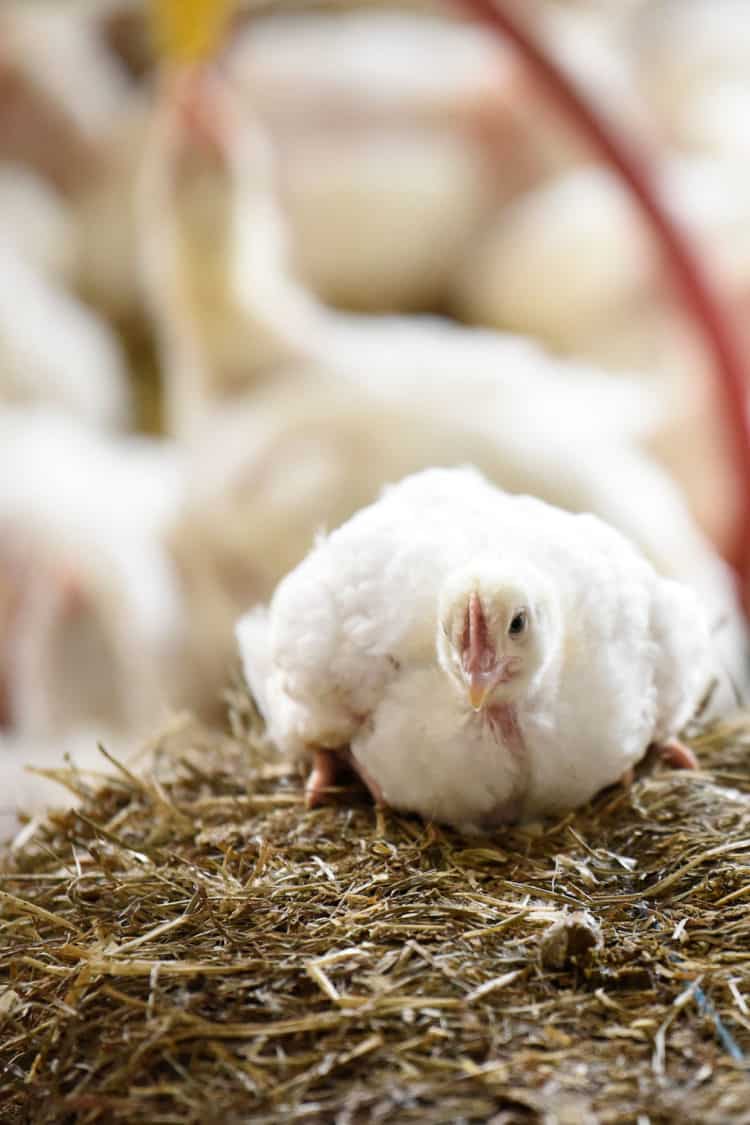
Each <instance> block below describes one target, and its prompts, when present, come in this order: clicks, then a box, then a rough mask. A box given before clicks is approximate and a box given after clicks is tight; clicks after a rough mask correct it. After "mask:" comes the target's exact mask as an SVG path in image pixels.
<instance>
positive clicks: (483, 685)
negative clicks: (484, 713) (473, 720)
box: [469, 673, 490, 711]
mask: <svg viewBox="0 0 750 1125" xmlns="http://www.w3.org/2000/svg"><path fill="white" fill-rule="evenodd" d="M489 689H490V684H489V683H488V682H487V677H486V676H483V675H482V674H481V673H480V674H479V675H473V676H472V677H471V678H470V680H469V703H470V704H471V706H472V707H473V708H474V710H475V711H481V710H482V707H483V706H484V701H485V699H486V698H487V693H488V692H489Z"/></svg>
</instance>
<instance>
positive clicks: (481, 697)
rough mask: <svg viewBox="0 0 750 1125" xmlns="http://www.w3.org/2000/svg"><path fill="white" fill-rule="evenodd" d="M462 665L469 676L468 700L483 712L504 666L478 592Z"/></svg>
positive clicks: (471, 601)
mask: <svg viewBox="0 0 750 1125" xmlns="http://www.w3.org/2000/svg"><path fill="white" fill-rule="evenodd" d="M463 665H464V671H465V672H466V673H467V676H468V679H469V702H470V703H471V705H472V707H473V708H474V710H475V711H480V710H481V708H482V707H483V706H484V701H485V699H486V698H487V695H488V693H489V692H490V691H491V690H492V688H493V687H494V686H495V685H496V684H497V683H498V681H499V679H502V675H503V669H499V668H498V665H497V655H496V653H495V649H494V647H493V646H492V644H491V642H490V639H489V632H488V629H487V620H486V618H485V616H484V610H483V609H482V603H481V601H480V600H479V595H478V594H476V593H474V594H472V595H471V597H470V598H469V612H468V614H467V622H466V633H465V634H464V655H463Z"/></svg>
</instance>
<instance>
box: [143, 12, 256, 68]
mask: <svg viewBox="0 0 750 1125" xmlns="http://www.w3.org/2000/svg"><path fill="white" fill-rule="evenodd" d="M234 6H235V3H234V0H151V25H152V34H153V39H154V43H155V45H156V49H157V51H158V53H159V55H160V56H161V57H162V58H163V59H165V60H167V61H170V62H175V63H196V62H202V61H203V60H205V59H207V58H210V57H211V56H212V55H214V54H215V53H216V52H217V50H218V49H219V47H220V45H221V42H222V39H223V37H224V33H225V31H226V29H227V25H228V24H229V21H230V18H231V16H232V12H233V10H234Z"/></svg>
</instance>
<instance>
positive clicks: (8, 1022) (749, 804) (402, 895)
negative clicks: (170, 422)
mask: <svg viewBox="0 0 750 1125" xmlns="http://www.w3.org/2000/svg"><path fill="white" fill-rule="evenodd" d="M236 720H237V721H236V730H235V735H234V736H233V737H231V738H230V737H219V736H217V735H214V734H207V733H206V732H205V731H202V730H201V729H199V728H197V727H196V726H195V725H194V724H189V723H188V724H183V725H182V726H178V727H175V728H174V729H172V730H171V731H170V732H168V733H166V734H165V735H164V736H163V737H162V738H161V739H160V740H159V742H158V745H157V746H156V748H155V751H154V765H153V770H152V772H151V773H147V774H146V775H145V779H144V780H139V779H138V778H137V777H135V776H134V775H133V774H131V773H129V772H127V771H126V770H125V769H124V768H123V767H117V766H113V767H112V768H113V776H112V778H111V780H110V781H109V782H108V783H107V784H105V786H104V787H103V788H101V789H99V790H98V791H94V790H91V791H90V792H89V785H88V783H86V782H85V781H84V779H83V778H75V777H72V776H71V777H69V781H70V782H71V783H72V784H73V785H75V786H76V787H77V788H79V789H80V790H81V791H82V792H84V794H88V795H85V796H84V801H83V804H82V806H81V807H80V809H79V810H78V811H77V812H75V813H67V814H64V815H55V816H50V817H49V819H48V820H47V821H46V822H45V823H44V824H43V825H42V826H41V827H39V828H38V829H37V830H36V831H35V832H33V833H31V834H30V838H29V839H28V840H27V841H26V842H25V843H23V844H22V845H20V846H19V847H17V849H16V851H15V853H14V854H12V855H10V856H8V857H6V859H5V861H4V865H3V874H2V876H0V878H1V882H0V888H2V895H1V901H0V970H1V972H2V984H3V988H4V991H2V992H0V1061H1V1062H2V1077H1V1078H0V1105H2V1107H3V1108H2V1111H1V1112H0V1120H2V1121H4V1122H5V1121H8V1122H34V1125H40V1123H43V1122H54V1123H55V1125H65V1123H67V1122H73V1121H75V1122H79V1121H80V1122H127V1123H128V1125H132V1123H139V1122H142V1123H148V1125H160V1123H165V1125H166V1123H167V1122H180V1123H181V1125H183V1123H185V1125H192V1123H194V1125H198V1123H200V1125H206V1123H209V1122H214V1121H221V1122H222V1123H223V1125H233V1123H239V1122H243V1123H248V1122H252V1123H255V1122H258V1123H261V1122H272V1121H285V1122H286V1121H302V1122H336V1123H338V1125H357V1123H359V1122H369V1121H375V1122H377V1121H394V1122H395V1121H397V1122H405V1123H407V1122H412V1121H419V1122H480V1121H487V1120H491V1121H492V1122H493V1125H501V1123H505V1122H508V1123H510V1122H545V1123H555V1122H560V1123H570V1125H573V1123H575V1125H578V1123H581V1125H587V1123H589V1122H626V1121H627V1122H636V1121H637V1122H639V1123H641V1125H645V1123H651V1125H656V1123H657V1122H667V1121H673V1120H675V1119H677V1118H681V1119H682V1121H701V1122H705V1123H707V1125H708V1123H713V1122H716V1123H719V1122H722V1123H723V1122H728V1121H732V1122H749V1121H750V1074H749V1073H748V1066H747V1062H746V1061H745V1060H747V1059H748V1058H749V1057H750V881H748V874H749V873H750V722H748V720H747V719H745V720H744V721H743V722H742V723H738V724H737V725H735V726H734V727H732V728H725V729H724V730H722V731H716V732H714V733H713V734H710V735H705V736H703V737H702V738H701V739H700V740H699V741H698V745H697V748H698V751H699V754H700V756H701V759H702V761H703V762H704V764H705V765H706V766H707V767H708V769H710V772H706V773H703V774H700V775H689V774H673V773H670V772H668V771H666V770H662V769H661V768H654V767H653V766H646V767H645V768H644V770H643V771H642V774H641V777H640V778H639V780H638V781H637V782H636V784H635V785H634V787H633V788H632V790H631V791H630V792H625V791H623V790H622V789H620V788H615V789H612V790H610V791H609V792H607V793H605V794H604V795H603V796H602V797H601V798H600V799H599V800H598V801H597V802H596V803H595V804H594V805H593V806H592V807H590V808H588V809H586V810H585V811H584V812H583V813H580V814H578V815H576V816H570V817H567V818H566V819H564V820H563V821H561V822H560V823H557V824H554V825H547V826H545V828H544V830H543V831H542V830H538V831H536V832H534V831H529V830H527V831H509V832H506V833H500V834H498V835H497V836H496V837H494V838H491V839H479V840H477V839H475V840H468V839H462V838H461V837H459V836H458V835H456V834H455V833H452V832H449V831H444V830H442V829H438V828H435V827H425V826H424V825H423V824H421V823H420V822H419V821H417V820H412V819H408V818H399V817H396V816H393V815H390V814H388V815H385V816H382V817H381V816H377V815H376V814H375V812H374V810H373V808H372V807H371V806H370V805H369V804H368V803H367V801H366V799H365V797H364V796H363V795H361V794H360V793H358V792H357V793H356V794H355V793H352V792H349V793H347V794H346V795H345V796H342V798H341V799H340V801H339V802H338V803H337V804H335V805H333V806H332V807H328V808H323V809H320V810H316V811H314V812H305V810H304V809H303V807H302V803H301V795H300V786H299V781H298V779H297V778H296V777H295V776H294V775H293V774H291V773H290V772H289V770H288V769H287V768H286V766H285V765H280V764H279V763H278V762H274V760H273V759H272V758H271V757H270V756H269V755H268V754H267V753H265V752H264V751H263V749H262V747H260V746H259V744H258V742H257V739H256V738H255V736H254V734H253V733H252V732H251V731H249V730H248V729H246V728H243V729H240V724H239V720H238V719H237V716H236ZM577 912H585V913H577ZM571 914H575V915H576V917H574V918H572V919H571Z"/></svg>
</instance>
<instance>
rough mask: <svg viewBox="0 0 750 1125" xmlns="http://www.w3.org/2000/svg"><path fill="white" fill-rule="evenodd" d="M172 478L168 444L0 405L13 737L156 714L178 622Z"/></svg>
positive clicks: (2, 631) (177, 472)
mask: <svg viewBox="0 0 750 1125" xmlns="http://www.w3.org/2000/svg"><path fill="white" fill-rule="evenodd" d="M181 489H182V474H181V463H180V457H179V455H178V453H177V452H176V451H175V450H174V449H173V448H172V447H171V446H170V445H168V444H167V443H156V442H151V441H150V440H149V439H146V438H135V437H129V438H122V439H114V438H109V437H105V436H104V435H102V434H100V433H98V432H96V431H94V430H91V429H90V428H88V427H87V426H85V425H84V424H82V423H81V422H79V421H78V420H77V419H75V418H73V417H71V416H67V415H65V414H63V413H61V412H56V411H54V410H52V409H50V408H46V409H36V410H32V409H28V408H21V407H18V408H6V409H4V410H3V411H0V527H2V536H1V539H2V548H1V550H0V638H1V643H0V688H2V692H1V693H0V694H2V696H3V708H2V710H3V711H4V715H3V718H4V721H5V725H7V726H9V727H10V728H11V729H12V730H13V731H14V732H15V733H17V734H18V735H19V736H23V737H32V738H46V737H54V736H56V735H60V734H63V733H64V732H66V731H68V730H71V729H74V728H75V727H77V726H80V725H81V724H85V723H86V722H88V721H91V722H94V721H96V722H99V723H100V724H101V726H102V727H103V728H107V729H112V728H119V729H123V730H127V731H130V732H132V731H138V730H141V729H143V727H144V726H147V725H148V724H150V723H152V722H153V721H154V719H155V717H156V716H157V715H158V714H159V711H160V708H161V706H162V705H163V703H164V701H165V699H166V698H168V697H169V694H170V688H171V687H172V683H173V679H174V678H175V677H176V662H175V657H176V653H177V651H178V649H179V643H180V634H181V626H182V603H181V597H180V592H179V587H178V581H177V576H176V573H175V570H174V567H173V564H172V563H171V562H170V560H169V558H168V556H167V553H166V551H165V549H164V544H163V537H164V535H165V533H166V528H167V526H168V525H169V523H170V522H171V520H172V519H173V517H174V513H175V511H176V509H177V507H178V504H179V503H180V497H181Z"/></svg>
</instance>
